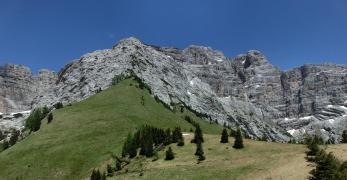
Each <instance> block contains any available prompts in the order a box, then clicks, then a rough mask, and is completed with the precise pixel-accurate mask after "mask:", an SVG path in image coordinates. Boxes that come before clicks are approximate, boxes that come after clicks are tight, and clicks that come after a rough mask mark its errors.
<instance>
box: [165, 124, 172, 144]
mask: <svg viewBox="0 0 347 180" xmlns="http://www.w3.org/2000/svg"><path fill="white" fill-rule="evenodd" d="M171 141H172V136H171V130H170V128H168V129H166V131H165V141H164V145H165V146H167V145H169V144H171Z"/></svg>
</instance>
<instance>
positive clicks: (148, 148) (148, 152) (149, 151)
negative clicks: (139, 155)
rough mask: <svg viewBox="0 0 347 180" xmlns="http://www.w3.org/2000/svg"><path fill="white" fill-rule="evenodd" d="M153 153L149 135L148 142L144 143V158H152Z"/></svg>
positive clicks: (151, 138)
mask: <svg viewBox="0 0 347 180" xmlns="http://www.w3.org/2000/svg"><path fill="white" fill-rule="evenodd" d="M153 153H154V149H153V137H152V134H151V133H149V135H148V141H147V143H146V154H145V155H146V157H152V156H153Z"/></svg>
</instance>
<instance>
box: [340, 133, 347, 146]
mask: <svg viewBox="0 0 347 180" xmlns="http://www.w3.org/2000/svg"><path fill="white" fill-rule="evenodd" d="M341 142H342V143H347V130H344V131H343V133H342V141H341Z"/></svg>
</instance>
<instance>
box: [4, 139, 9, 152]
mask: <svg viewBox="0 0 347 180" xmlns="http://www.w3.org/2000/svg"><path fill="white" fill-rule="evenodd" d="M9 147H10V143H8V141H6V140H4V142H3V144H2V149H3V150H6V149H8V148H9Z"/></svg>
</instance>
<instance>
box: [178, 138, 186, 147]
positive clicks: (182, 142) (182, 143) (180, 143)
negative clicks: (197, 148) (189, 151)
mask: <svg viewBox="0 0 347 180" xmlns="http://www.w3.org/2000/svg"><path fill="white" fill-rule="evenodd" d="M177 146H184V138H183V137H182V138H181V139H180V140H178V143H177Z"/></svg>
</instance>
